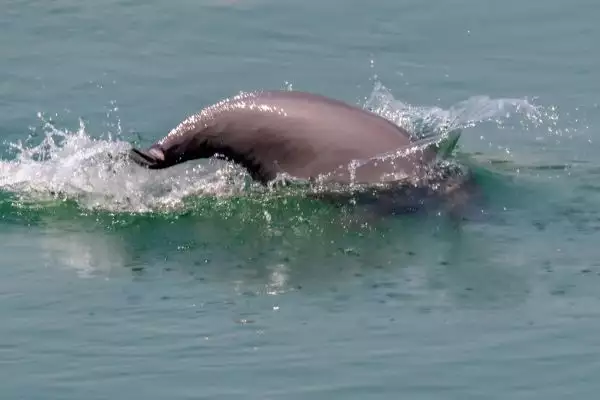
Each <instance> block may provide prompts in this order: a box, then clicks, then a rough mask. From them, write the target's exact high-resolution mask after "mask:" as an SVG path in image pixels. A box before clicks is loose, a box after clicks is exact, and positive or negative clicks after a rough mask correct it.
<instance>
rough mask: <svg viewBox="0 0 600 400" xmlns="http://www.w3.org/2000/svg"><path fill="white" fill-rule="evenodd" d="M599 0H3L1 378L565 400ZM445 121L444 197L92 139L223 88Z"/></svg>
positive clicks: (51, 391) (143, 140)
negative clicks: (166, 156) (303, 183)
mask: <svg viewBox="0 0 600 400" xmlns="http://www.w3.org/2000/svg"><path fill="white" fill-rule="evenodd" d="M598 17H600V11H598V7H596V5H595V3H593V2H592V1H591V0H588V1H585V0H577V1H573V2H569V3H567V2H559V1H556V0H552V1H549V2H545V3H536V4H534V3H523V2H517V1H514V0H510V1H506V2H502V3H491V2H475V1H465V0H462V1H459V2H452V3H443V4H441V3H440V4H429V3H418V2H408V1H391V0H383V1H380V2H375V3H372V4H371V3H365V2H358V1H353V0H351V1H345V2H341V1H329V0H326V1H320V2H316V1H303V2H300V1H296V0H290V1H287V2H275V1H271V0H237V1H236V0H204V1H187V0H182V1H178V2H172V3H167V2H158V1H150V2H135V1H124V0H119V1H117V0H110V1H106V2H102V3H91V2H88V3H81V2H73V1H68V0H59V1H54V2H42V1H25V2H14V1H9V2H8V3H6V4H4V5H3V7H2V12H0V31H1V32H2V35H0V54H1V55H2V62H0V139H1V140H0V142H1V143H2V144H1V145H0V155H1V157H0V158H1V160H0V254H1V255H2V257H0V320H1V321H2V322H1V325H0V397H1V398H2V399H48V398H52V399H54V398H56V399H82V398H85V399H106V398H117V399H120V398H123V399H129V398H144V399H165V398H169V399H185V398H190V399H198V398H211V399H213V398H215V399H229V398H251V399H305V398H313V399H314V398H318V399H348V398H356V399H365V398H369V399H371V398H382V399H383V398H385V399H397V398H411V399H449V398H450V399H480V398H481V399H506V398H510V399H564V398H579V399H581V398H585V399H593V398H596V396H597V394H596V393H597V392H598V390H600V385H599V384H598V383H597V379H596V377H597V375H598V372H600V363H599V361H598V360H599V359H600V358H599V357H600V340H599V339H598V335H597V334H596V332H597V330H598V328H600V323H599V322H598V321H599V319H598V317H599V316H600V311H599V310H600V296H599V294H598V293H600V290H599V288H600V261H598V260H599V259H600V249H599V247H598V242H599V240H600V233H599V230H600V212H599V211H598V210H599V205H600V185H599V184H598V174H599V173H600V164H599V162H598V159H597V156H596V154H597V151H598V135H597V131H598V126H600V107H599V106H598V104H599V103H600V101H599V96H598V93H600V83H599V82H600V76H599V75H598V68H597V66H598V64H599V62H600V56H598V52H597V51H595V49H596V47H597V45H596V43H597V42H598V39H600V29H599V28H598V24H597V21H598ZM290 86H291V87H292V88H293V89H299V90H309V91H316V92H319V93H321V94H325V95H328V96H331V97H336V98H339V99H343V100H345V101H347V102H349V103H353V104H357V105H360V106H363V107H367V108H370V109H373V110H375V111H376V112H378V113H380V114H381V115H383V116H385V117H387V118H390V119H391V120H393V121H394V122H396V123H398V124H401V125H404V126H407V127H410V128H413V129H425V130H427V129H430V130H431V129H433V130H435V129H440V128H441V127H443V126H446V125H447V124H450V125H452V126H456V127H459V128H461V129H462V136H461V138H460V141H459V151H458V153H457V154H456V155H455V156H456V158H457V161H456V162H457V163H460V164H462V165H468V166H469V167H470V168H471V170H472V171H473V175H474V184H473V191H472V192H470V194H469V196H466V197H465V198H463V199H462V200H460V203H461V205H462V206H461V207H460V212H449V211H448V210H447V209H445V208H443V207H442V208H434V209H428V210H426V211H424V212H420V213H412V214H407V215H396V216H391V215H389V216H385V215H381V214H378V213H376V212H373V211H374V209H373V208H372V207H371V206H369V205H363V206H361V205H358V206H356V207H353V206H349V205H345V204H342V205H339V204H332V203H328V202H323V201H319V200H317V199H313V198H310V196H305V195H304V194H306V193H304V192H303V191H302V190H291V191H286V190H281V191H275V192H273V193H265V192H264V191H261V190H258V189H256V188H248V185H247V181H246V177H245V176H244V175H243V174H242V173H240V171H239V170H237V169H235V168H229V167H227V166H226V165H223V164H216V165H215V164H213V163H208V164H206V163H190V164H186V165H181V166H178V167H174V168H172V169H169V170H162V171H145V170H140V169H138V168H135V167H133V166H131V165H129V164H127V163H123V162H120V161H117V162H115V161H114V160H111V159H110V158H109V157H108V155H111V154H112V155H114V154H118V153H119V152H120V151H122V150H123V149H126V148H128V146H130V143H136V144H137V145H147V144H149V143H151V142H153V141H154V140H156V139H157V138H159V137H162V136H163V135H164V134H165V133H166V132H167V131H168V130H169V129H171V128H172V127H173V126H175V125H176V124H177V123H178V122H179V121H181V120H182V119H183V118H185V117H186V116H187V115H189V114H190V113H192V112H195V111H197V110H199V109H200V108H201V107H203V106H205V105H208V104H210V103H213V102H215V101H218V100H220V99H221V98H223V97H227V96H230V95H232V94H235V93H237V92H239V91H241V90H254V89H280V88H286V87H287V88H289V87H290Z"/></svg>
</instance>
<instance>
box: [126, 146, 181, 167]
mask: <svg viewBox="0 0 600 400" xmlns="http://www.w3.org/2000/svg"><path fill="white" fill-rule="evenodd" d="M129 158H130V159H131V160H132V161H133V162H135V163H136V164H138V165H141V166H142V167H146V168H149V169H162V168H167V167H169V166H170V165H171V164H170V163H168V162H166V161H165V153H164V152H163V151H162V150H161V149H159V148H158V147H155V146H153V147H151V148H149V149H148V150H139V149H136V148H132V149H131V150H130V151H129Z"/></svg>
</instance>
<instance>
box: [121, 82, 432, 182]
mask: <svg viewBox="0 0 600 400" xmlns="http://www.w3.org/2000/svg"><path fill="white" fill-rule="evenodd" d="M413 143H414V140H413V138H412V136H411V134H410V133H408V132H407V131H405V130H403V129H402V128H400V127H399V126H397V125H395V124H393V123H392V122H390V121H388V120H387V119H385V118H383V117H380V116H378V115H376V114H375V113H372V112H370V111H367V110H363V109H361V108H359V107H355V106H351V105H349V104H346V103H344V102H341V101H338V100H335V99H330V98H327V97H324V96H321V95H317V94H311V93H306V92H299V91H257V92H251V93H242V94H239V95H237V96H234V97H231V98H228V99H225V100H222V101H220V102H218V103H216V104H214V105H211V106H209V107H206V108H204V109H203V110H201V111H200V112H199V113H197V114H194V115H191V116H190V117H188V118H187V119H185V120H184V121H183V122H181V123H180V124H179V125H178V126H177V127H175V128H174V129H173V130H172V131H171V132H169V134H168V135H167V136H165V137H164V138H162V139H161V140H159V141H158V142H156V143H154V144H153V145H152V146H150V148H148V149H147V150H139V149H136V148H133V149H131V151H130V153H129V157H130V158H131V159H132V160H133V161H134V162H136V163H137V164H139V165H141V166H144V167H146V168H150V169H162V168H168V167H171V166H174V165H176V164H180V163H183V162H186V161H190V160H195V159H200V158H210V157H213V156H217V157H221V158H224V159H227V160H230V161H232V162H234V163H238V164H240V165H242V166H243V167H244V168H245V169H246V170H247V171H248V172H249V173H250V175H251V177H252V178H253V179H254V180H256V181H259V182H261V183H263V184H266V183H268V182H269V181H271V180H273V179H274V178H276V177H277V175H278V174H282V173H283V174H287V175H289V176H292V177H294V178H299V179H307V180H311V179H317V178H320V177H321V178H322V177H323V176H325V177H326V181H333V182H337V183H348V182H353V183H377V182H381V181H382V179H383V177H384V176H391V175H393V176H399V175H400V176H417V175H421V174H423V173H424V167H425V166H427V165H428V164H429V163H430V161H432V160H433V159H434V158H435V157H436V154H437V152H438V148H437V147H435V148H432V147H426V148H422V149H420V150H419V151H415V152H411V153H410V154H408V155H406V156H403V157H399V158H398V157H396V158H391V159H390V160H387V161H386V160H381V159H377V157H379V156H381V155H384V154H388V153H390V152H394V151H397V150H399V149H403V148H406V147H407V146H409V147H410V145H411V144H413ZM353 163H354V164H353ZM351 164H353V165H354V167H353V168H350V167H349V165H351Z"/></svg>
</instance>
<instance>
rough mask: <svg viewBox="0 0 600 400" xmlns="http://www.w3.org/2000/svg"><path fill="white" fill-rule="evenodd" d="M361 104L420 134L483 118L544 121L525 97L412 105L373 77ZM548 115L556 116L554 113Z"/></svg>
mask: <svg viewBox="0 0 600 400" xmlns="http://www.w3.org/2000/svg"><path fill="white" fill-rule="evenodd" d="M364 107H365V108H366V109H369V110H371V111H373V112H375V113H377V114H379V115H381V116H382V117H385V118H387V119H388V120H390V121H392V122H394V123H395V124H397V125H399V126H402V127H403V128H405V129H406V130H408V131H409V132H412V133H413V134H415V135H416V136H418V137H419V138H425V137H431V136H435V135H440V134H444V133H447V132H450V131H453V130H459V129H466V128H471V127H474V126H476V125H478V124H480V123H482V122H489V121H491V122H495V123H496V124H498V125H499V126H502V125H503V124H504V123H505V121H507V120H510V119H511V118H512V117H514V116H518V120H519V121H522V122H523V123H527V122H530V123H532V124H534V125H541V124H542V123H544V121H545V118H544V115H545V112H544V109H543V108H542V107H541V106H536V105H534V104H531V103H530V102H529V101H528V100H527V99H516V98H500V99H492V98H490V97H489V96H473V97H470V98H468V99H466V100H464V101H461V102H459V103H457V104H455V105H453V106H451V107H450V108H449V109H447V110H445V109H442V108H440V107H430V106H414V105H410V104H407V103H405V102H402V101H400V100H396V99H395V98H394V96H393V95H392V93H391V91H390V90H389V89H388V88H386V87H385V86H384V85H383V84H382V83H381V82H379V81H375V86H374V89H373V91H372V92H371V95H370V96H369V97H368V98H367V100H366V102H365V105H364ZM546 115H547V114H546ZM547 117H548V118H550V119H555V118H556V116H555V114H550V115H547Z"/></svg>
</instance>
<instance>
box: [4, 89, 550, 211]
mask: <svg viewBox="0 0 600 400" xmlns="http://www.w3.org/2000/svg"><path fill="white" fill-rule="evenodd" d="M113 106H114V104H113ZM364 107H365V108H368V109H371V110H373V111H374V112H376V113H378V114H379V115H382V116H383V117H385V118H388V119H390V120H391V121H393V122H394V123H396V124H398V125H400V126H403V127H405V128H407V129H408V130H409V131H411V132H414V133H415V135H416V136H418V137H419V138H421V139H422V140H423V139H424V140H427V139H428V138H435V137H436V135H443V134H448V132H452V131H453V130H456V129H464V128H467V127H471V126H473V125H475V124H477V123H479V122H482V121H484V120H490V119H495V120H498V121H500V120H502V119H505V118H507V115H508V114H510V113H511V112H518V113H525V115H526V116H527V117H526V118H527V119H529V120H533V121H540V122H541V121H542V119H541V118H542V117H541V116H540V113H539V109H538V108H537V107H535V106H533V105H531V104H530V103H528V102H527V101H525V100H518V99H490V98H488V97H485V96H478V97H473V98H470V99H467V100H465V101H463V102H460V103H458V104H456V105H454V106H452V107H450V108H449V109H447V110H444V109H441V108H438V107H426V106H419V107H417V106H412V105H409V104H407V103H404V102H402V101H399V100H396V99H395V98H394V97H393V96H392V95H391V93H390V91H389V90H387V89H386V88H385V87H384V86H383V85H381V84H380V83H377V84H376V85H375V87H374V89H373V91H372V93H371V95H370V97H369V98H368V99H367V101H366V103H365V104H364ZM117 111H118V109H117V108H116V107H113V108H112V109H111V113H110V115H114V114H115V113H116V112H117ZM107 115H108V114H107ZM39 118H40V120H41V121H42V125H43V135H41V137H42V140H41V142H39V143H31V140H27V141H25V142H24V143H23V142H17V143H10V144H8V146H9V147H10V148H11V150H13V153H14V158H12V159H9V160H0V194H1V192H4V193H7V192H8V193H10V194H11V196H12V197H14V198H15V199H16V200H15V201H17V202H18V203H19V204H21V205H23V204H30V205H32V206H33V205H36V204H37V205H39V204H40V203H44V204H47V202H58V203H61V202H64V201H74V202H75V203H76V204H77V206H78V207H81V208H83V209H87V210H103V211H112V212H127V213H145V212H157V211H165V212H172V211H174V210H182V209H183V210H185V207H186V201H187V199H189V198H193V197H199V196H213V197H217V198H223V197H229V196H232V195H239V194H245V193H248V192H254V191H258V192H261V193H262V191H266V192H272V189H271V188H266V189H265V188H261V187H260V186H259V185H257V184H254V183H252V182H251V181H250V179H249V177H248V176H247V174H245V172H244V171H243V170H242V169H241V168H240V167H238V166H234V165H231V164H229V163H225V162H222V161H217V160H210V161H208V162H207V161H204V162H189V163H185V164H181V165H178V166H175V167H172V168H169V169H165V170H153V171H150V170H145V169H142V168H139V167H138V166H136V165H133V164H131V163H130V162H129V161H128V160H127V159H126V157H123V154H125V153H126V152H127V150H128V149H129V148H130V147H131V144H130V143H128V142H127V141H125V140H123V139H122V135H121V125H120V121H119V122H118V123H116V124H113V125H109V126H110V127H111V128H110V129H112V130H113V131H114V132H113V131H111V132H108V134H106V135H104V136H105V137H97V135H95V134H94V133H93V132H90V131H88V128H87V127H86V124H85V123H84V122H83V121H80V125H79V127H78V129H76V130H73V131H71V130H68V129H61V128H59V127H58V126H57V124H56V122H52V121H49V120H47V119H45V117H44V116H43V115H41V114H40V115H39Z"/></svg>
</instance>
